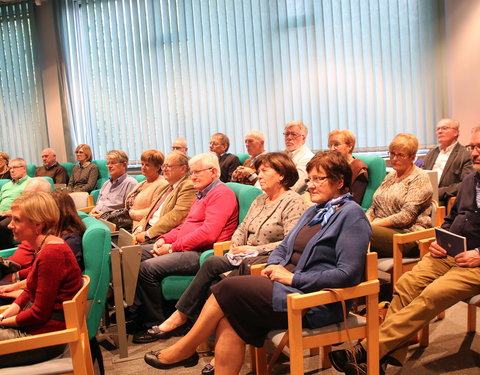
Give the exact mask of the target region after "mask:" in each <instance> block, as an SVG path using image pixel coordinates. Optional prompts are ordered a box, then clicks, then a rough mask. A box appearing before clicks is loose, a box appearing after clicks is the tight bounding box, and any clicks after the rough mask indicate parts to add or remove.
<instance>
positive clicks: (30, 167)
mask: <svg viewBox="0 0 480 375" xmlns="http://www.w3.org/2000/svg"><path fill="white" fill-rule="evenodd" d="M36 170H37V166H36V165H35V164H27V175H28V176H30V177H35V171H36Z"/></svg>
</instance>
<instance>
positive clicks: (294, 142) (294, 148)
mask: <svg viewBox="0 0 480 375" xmlns="http://www.w3.org/2000/svg"><path fill="white" fill-rule="evenodd" d="M307 135H308V128H307V126H306V125H305V124H304V123H303V122H302V121H299V120H296V121H291V122H289V123H288V124H287V125H285V128H284V130H283V136H284V137H285V152H286V153H287V154H288V155H289V156H290V157H291V158H292V160H293V162H294V163H295V165H296V166H297V171H298V181H297V182H296V184H295V185H293V186H292V190H294V191H297V190H299V189H300V188H301V187H302V186H303V185H305V179H306V178H307V163H308V162H309V161H310V159H311V158H313V152H312V151H311V150H310V149H309V148H308V147H307V145H306V144H305V141H306V139H307Z"/></svg>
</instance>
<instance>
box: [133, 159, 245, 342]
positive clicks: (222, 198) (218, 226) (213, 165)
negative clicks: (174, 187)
mask: <svg viewBox="0 0 480 375" xmlns="http://www.w3.org/2000/svg"><path fill="white" fill-rule="evenodd" d="M189 166H190V174H191V176H192V183H193V187H194V188H195V190H197V198H196V199H195V201H194V202H193V204H192V206H191V208H190V212H189V213H188V216H187V218H186V219H185V221H184V222H183V223H182V224H181V225H179V226H178V227H176V228H175V229H172V230H171V231H170V232H168V233H166V234H164V235H162V236H160V237H159V238H158V239H157V241H156V242H155V244H154V245H144V246H143V248H144V250H143V254H142V258H143V261H142V262H141V264H140V273H139V275H138V283H137V291H136V295H135V302H134V305H133V306H131V308H130V312H131V313H132V314H133V316H134V317H136V318H140V317H141V318H142V320H143V324H144V326H145V327H152V326H154V325H158V324H160V323H161V322H163V321H164V320H165V318H166V316H165V310H164V302H163V296H162V287H161V283H162V279H163V278H164V277H165V276H168V275H178V274H181V275H195V273H197V271H198V269H199V260H200V255H201V254H202V252H203V251H205V250H209V249H211V248H212V247H213V244H214V243H215V242H221V241H227V240H230V238H231V237H232V234H233V232H234V231H235V228H236V227H237V223H238V204H237V198H236V197H235V194H234V193H233V191H232V190H230V189H229V188H228V187H227V186H226V185H225V184H223V183H222V182H221V181H220V180H219V177H220V166H219V163H218V158H217V156H216V155H215V154H213V153H207V154H200V155H197V156H195V157H193V158H192V159H190V162H189ZM140 309H141V310H140ZM137 323H139V321H138V320H137ZM143 335H144V332H138V333H137V334H136V335H135V336H134V340H135V341H137V339H136V338H137V337H142V336H143Z"/></svg>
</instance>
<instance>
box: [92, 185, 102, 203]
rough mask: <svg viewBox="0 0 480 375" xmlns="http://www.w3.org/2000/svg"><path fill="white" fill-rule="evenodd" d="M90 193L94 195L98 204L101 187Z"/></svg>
mask: <svg viewBox="0 0 480 375" xmlns="http://www.w3.org/2000/svg"><path fill="white" fill-rule="evenodd" d="M99 181H100V180H99ZM90 195H91V196H92V197H93V204H94V205H95V204H97V200H98V196H99V195H100V189H95V190H92V191H91V192H90Z"/></svg>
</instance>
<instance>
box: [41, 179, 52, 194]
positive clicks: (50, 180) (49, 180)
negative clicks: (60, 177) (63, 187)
mask: <svg viewBox="0 0 480 375" xmlns="http://www.w3.org/2000/svg"><path fill="white" fill-rule="evenodd" d="M40 177H41V178H44V179H45V180H47V181H48V182H50V185H51V187H52V191H54V190H55V181H53V178H51V177H48V176H40Z"/></svg>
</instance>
